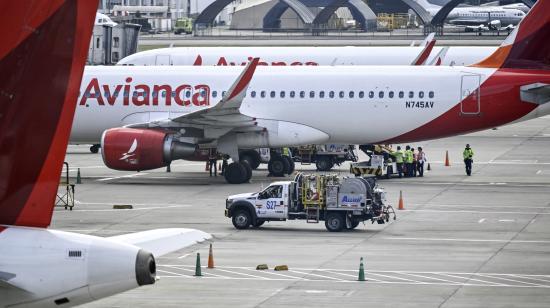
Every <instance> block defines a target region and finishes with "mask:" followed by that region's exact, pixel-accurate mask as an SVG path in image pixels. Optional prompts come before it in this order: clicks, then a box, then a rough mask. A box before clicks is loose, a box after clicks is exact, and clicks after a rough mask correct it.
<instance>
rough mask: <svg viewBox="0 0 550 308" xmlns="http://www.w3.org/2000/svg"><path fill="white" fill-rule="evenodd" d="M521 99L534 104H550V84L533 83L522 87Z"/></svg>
mask: <svg viewBox="0 0 550 308" xmlns="http://www.w3.org/2000/svg"><path fill="white" fill-rule="evenodd" d="M519 90H520V97H521V100H522V101H524V102H530V103H533V104H539V105H542V104H546V103H549V102H550V84H547V83H540V82H538V83H532V84H528V85H524V86H521V87H520V88H519Z"/></svg>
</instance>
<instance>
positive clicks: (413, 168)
mask: <svg viewBox="0 0 550 308" xmlns="http://www.w3.org/2000/svg"><path fill="white" fill-rule="evenodd" d="M411 152H412V157H413V163H412V173H413V174H412V175H411V176H414V177H416V172H417V170H416V168H417V166H418V164H417V161H416V153H415V152H414V148H413V147H411Z"/></svg>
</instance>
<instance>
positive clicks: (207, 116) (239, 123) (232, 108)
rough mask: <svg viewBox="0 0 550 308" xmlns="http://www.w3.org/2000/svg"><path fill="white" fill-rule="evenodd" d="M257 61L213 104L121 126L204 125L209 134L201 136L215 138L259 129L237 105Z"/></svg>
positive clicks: (171, 126) (167, 127)
mask: <svg viewBox="0 0 550 308" xmlns="http://www.w3.org/2000/svg"><path fill="white" fill-rule="evenodd" d="M259 61H260V58H254V59H253V60H252V61H251V62H250V63H248V65H247V66H246V67H245V69H244V70H243V72H242V73H241V74H240V75H239V77H238V78H237V80H236V81H235V82H234V83H233V85H232V86H231V88H230V89H229V91H227V92H226V93H225V95H224V97H223V98H222V99H221V101H220V102H219V103H218V104H216V105H214V106H213V107H210V108H206V109H201V110H198V111H195V112H191V113H187V114H184V115H182V116H179V117H176V118H172V119H163V120H158V121H151V122H148V123H138V124H130V125H126V126H125V127H130V128H161V129H162V128H166V129H170V128H182V127H195V128H198V129H203V130H204V129H206V128H208V131H209V134H206V135H207V136H205V137H207V138H218V137H220V136H222V135H224V134H226V133H228V132H230V131H233V132H245V131H261V130H263V128H261V127H258V126H257V122H255V120H256V119H255V118H252V117H249V116H247V115H244V114H242V113H241V112H240V107H241V104H242V102H243V99H244V97H245V95H246V89H247V88H248V85H249V84H250V81H251V80H252V76H253V75H254V72H255V70H256V67H257V66H258V62H259Z"/></svg>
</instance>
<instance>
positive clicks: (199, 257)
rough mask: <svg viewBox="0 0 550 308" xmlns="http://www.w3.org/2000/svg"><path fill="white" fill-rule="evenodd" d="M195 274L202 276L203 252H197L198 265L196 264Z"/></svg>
mask: <svg viewBox="0 0 550 308" xmlns="http://www.w3.org/2000/svg"><path fill="white" fill-rule="evenodd" d="M195 276H196V277H200V276H202V273H201V254H200V253H198V252H197V265H196V266H195Z"/></svg>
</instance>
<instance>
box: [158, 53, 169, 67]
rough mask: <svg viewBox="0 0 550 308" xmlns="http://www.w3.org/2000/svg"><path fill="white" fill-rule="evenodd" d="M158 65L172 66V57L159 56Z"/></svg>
mask: <svg viewBox="0 0 550 308" xmlns="http://www.w3.org/2000/svg"><path fill="white" fill-rule="evenodd" d="M155 64H156V65H170V55H158V56H157V58H156V59H155Z"/></svg>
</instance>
